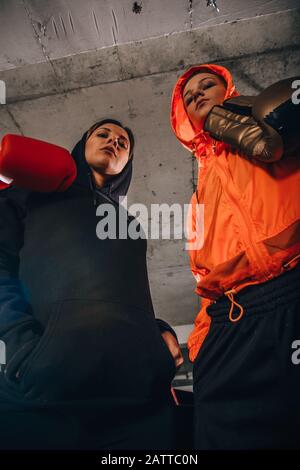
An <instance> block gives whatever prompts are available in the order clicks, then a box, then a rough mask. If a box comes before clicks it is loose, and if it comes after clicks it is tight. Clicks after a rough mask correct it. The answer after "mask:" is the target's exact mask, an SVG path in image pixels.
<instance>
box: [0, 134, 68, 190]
mask: <svg viewBox="0 0 300 470" xmlns="http://www.w3.org/2000/svg"><path fill="white" fill-rule="evenodd" d="M0 174H1V175H2V176H4V178H5V179H6V178H9V179H12V180H13V184H14V185H15V186H17V187H20V188H22V189H28V190H31V191H38V192H52V191H65V190H66V189H68V187H69V186H70V185H71V184H72V183H73V181H74V180H75V177H76V174H77V169H76V164H75V162H74V160H73V158H72V156H71V154H70V153H69V152H68V151H67V150H66V149H64V148H62V147H59V146H58V145H53V144H50V143H48V142H43V141H41V140H37V139H32V138H30V137H23V136H19V135H14V134H6V135H5V136H4V137H3V139H2V143H1V150H0ZM8 181H9V180H8Z"/></svg>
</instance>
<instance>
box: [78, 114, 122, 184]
mask: <svg viewBox="0 0 300 470" xmlns="http://www.w3.org/2000/svg"><path fill="white" fill-rule="evenodd" d="M129 154H130V141H129V136H128V134H127V132H126V130H125V129H123V128H122V127H120V126H117V125H116V124H112V123H105V124H103V125H101V126H100V127H97V129H95V130H94V131H93V132H92V134H91V135H90V136H89V138H88V139H87V141H86V144H85V158H86V161H87V163H88V165H89V166H90V167H91V168H92V169H93V170H95V171H96V172H98V173H101V174H102V175H103V176H109V175H111V176H113V175H117V174H119V173H121V171H122V170H123V168H124V167H125V165H126V163H127V162H128V160H129Z"/></svg>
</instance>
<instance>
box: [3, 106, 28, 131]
mask: <svg viewBox="0 0 300 470" xmlns="http://www.w3.org/2000/svg"><path fill="white" fill-rule="evenodd" d="M5 109H6V111H7V114H8V115H9V117H10V119H11V120H12V122H13V123H14V125H15V126H16V128H17V129H18V131H19V132H20V134H21V135H24V133H23V131H22V129H21V126H20V124H19V123H18V121H17V120H16V118H15V116H14V115H13V113H12V112H11V110H10V109H9V107H8V106H7V105H6V108H5Z"/></svg>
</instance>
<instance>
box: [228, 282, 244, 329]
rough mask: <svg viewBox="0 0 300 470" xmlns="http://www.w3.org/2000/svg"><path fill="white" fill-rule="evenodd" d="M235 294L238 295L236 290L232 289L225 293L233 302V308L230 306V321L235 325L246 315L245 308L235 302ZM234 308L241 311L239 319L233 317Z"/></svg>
mask: <svg viewBox="0 0 300 470" xmlns="http://www.w3.org/2000/svg"><path fill="white" fill-rule="evenodd" d="M233 294H236V290H235V289H231V290H228V291H227V292H225V295H226V296H227V297H228V299H229V300H230V301H231V306H230V311H229V320H230V321H231V322H233V323H234V322H237V321H239V320H240V319H241V318H242V316H243V315H244V308H243V307H242V305H240V304H239V303H238V302H236V301H235V300H234V295H233ZM234 306H236V307H238V308H239V310H240V313H239V315H238V316H237V317H233V316H232V314H233V309H234Z"/></svg>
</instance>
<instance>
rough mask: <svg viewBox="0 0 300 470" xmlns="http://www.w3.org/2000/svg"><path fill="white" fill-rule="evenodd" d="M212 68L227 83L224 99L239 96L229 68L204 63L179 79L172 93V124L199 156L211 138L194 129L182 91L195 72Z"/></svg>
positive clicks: (178, 135)
mask: <svg viewBox="0 0 300 470" xmlns="http://www.w3.org/2000/svg"><path fill="white" fill-rule="evenodd" d="M203 69H204V70H205V71H208V69H209V70H211V71H212V72H213V73H216V74H217V75H220V76H221V77H223V78H224V79H225V81H226V83H227V90H226V95H225V98H224V99H227V98H231V97H232V96H237V95H238V92H237V91H236V88H235V86H234V84H233V81H232V76H231V73H230V72H229V70H227V69H226V68H225V67H222V66H221V65H215V64H202V65H196V66H194V67H191V68H190V69H188V70H187V71H186V72H185V73H184V74H183V75H182V76H181V77H180V78H179V80H178V81H177V83H176V85H175V87H174V90H173V95H172V103H171V126H172V129H173V131H174V133H175V135H176V137H177V138H178V139H179V140H180V142H181V143H182V145H183V146H184V147H186V148H187V149H188V150H190V151H191V152H195V151H196V152H197V154H198V156H199V154H201V150H202V149H204V147H205V145H206V144H207V143H208V141H210V140H211V138H210V136H209V134H208V133H207V132H205V131H203V130H201V131H200V132H198V133H196V131H195V130H194V128H193V126H192V124H191V122H190V120H189V118H188V115H187V113H186V111H185V108H184V103H183V99H182V91H183V87H184V86H185V84H186V82H187V80H188V79H189V78H190V77H191V76H192V75H194V73H195V72H202V71H203Z"/></svg>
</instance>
